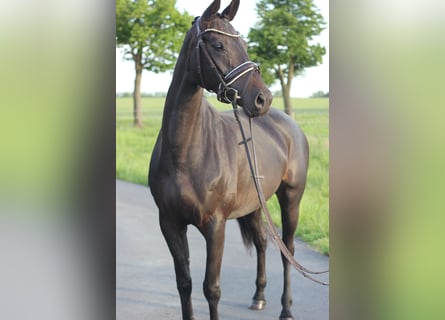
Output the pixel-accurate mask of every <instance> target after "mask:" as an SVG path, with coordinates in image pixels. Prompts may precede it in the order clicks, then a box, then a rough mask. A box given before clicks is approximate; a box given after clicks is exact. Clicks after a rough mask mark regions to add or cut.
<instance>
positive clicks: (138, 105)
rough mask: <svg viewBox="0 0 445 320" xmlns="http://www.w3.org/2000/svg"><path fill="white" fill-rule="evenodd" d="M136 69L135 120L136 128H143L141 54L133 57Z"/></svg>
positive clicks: (134, 92)
mask: <svg viewBox="0 0 445 320" xmlns="http://www.w3.org/2000/svg"><path fill="white" fill-rule="evenodd" d="M133 58H134V64H135V69H136V77H135V79H134V91H133V119H134V126H135V127H137V128H142V102H141V81H142V70H143V69H144V68H143V65H142V57H141V55H139V54H136V55H133Z"/></svg>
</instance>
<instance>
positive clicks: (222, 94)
mask: <svg viewBox="0 0 445 320" xmlns="http://www.w3.org/2000/svg"><path fill="white" fill-rule="evenodd" d="M195 23H196V25H197V31H198V43H197V45H196V50H197V57H198V74H199V78H200V82H201V83H200V85H201V86H202V87H203V88H206V89H207V90H209V89H208V88H207V87H206V86H205V82H204V79H203V76H202V72H201V57H200V51H201V49H202V51H203V52H204V55H205V56H206V58H207V60H208V61H209V63H210V67H211V68H212V70H213V71H214V72H215V74H216V75H217V77H218V78H219V82H220V83H219V86H218V90H217V92H216V94H217V98H218V100H219V101H221V102H225V103H231V104H232V107H233V113H234V115H235V119H236V121H237V123H238V125H239V128H240V132H241V137H242V141H241V142H240V144H243V145H244V148H245V151H246V156H247V162H248V164H249V168H250V172H251V174H252V178H253V182H254V185H255V189H256V191H257V195H258V200H259V202H260V205H261V208H262V210H263V212H264V216H265V218H266V225H267V230H268V232H269V236H270V237H271V238H272V241H273V242H274V244H275V245H276V246H277V247H278V249H279V250H280V251H281V253H282V254H283V255H284V256H285V257H286V259H287V260H288V261H289V263H290V264H291V265H292V266H293V267H294V268H295V269H296V270H297V271H298V272H299V273H300V274H302V275H303V276H304V277H306V278H308V279H309V280H312V281H314V282H316V283H318V284H321V285H329V284H328V283H326V282H324V281H321V280H319V279H317V278H314V277H313V276H312V275H319V274H323V273H327V272H329V271H328V270H326V271H318V272H317V271H311V270H309V269H307V268H305V267H304V266H303V265H301V264H300V263H299V262H297V261H296V260H295V258H294V256H293V254H291V253H290V252H289V250H288V249H287V247H286V245H285V244H284V242H283V241H282V240H281V238H280V236H279V235H278V232H277V229H276V228H275V226H274V224H273V222H272V217H271V214H270V212H269V210H268V208H267V204H266V199H265V197H264V193H263V190H262V187H261V184H260V182H259V180H260V179H261V178H262V177H260V176H259V175H258V166H257V161H256V153H255V145H254V143H253V134H252V118H251V117H249V125H250V138H247V137H246V134H245V131H244V128H243V125H242V123H241V119H240V117H239V108H238V104H237V100H238V99H240V98H241V97H240V96H239V95H238V90H236V89H235V88H233V87H232V86H231V85H232V84H233V83H235V82H236V81H237V80H238V79H240V78H241V77H243V76H245V75H247V74H250V76H251V75H252V71H258V72H260V69H259V66H258V65H257V64H256V63H254V62H252V61H246V62H243V63H241V64H240V65H238V66H237V67H235V68H233V69H232V70H231V71H229V72H228V73H227V74H226V75H223V74H222V72H221V70H219V68H218V67H217V65H216V63H215V61H214V60H213V58H212V56H211V55H210V54H209V52H208V50H207V47H206V45H205V42H204V41H203V40H202V35H203V34H205V33H207V32H216V33H219V34H222V35H225V36H228V37H232V38H239V37H240V34H230V33H227V32H224V31H221V30H218V29H213V28H210V29H205V30H204V31H201V28H200V26H199V24H200V18H197V19H196V20H195ZM202 43H204V46H201V44H202ZM247 83H248V81H246V84H245V85H244V88H243V90H242V91H241V92H244V90H245V87H246V85H247ZM212 91H213V90H212ZM249 142H251V144H252V153H251V151H250V150H249ZM252 158H253V159H252Z"/></svg>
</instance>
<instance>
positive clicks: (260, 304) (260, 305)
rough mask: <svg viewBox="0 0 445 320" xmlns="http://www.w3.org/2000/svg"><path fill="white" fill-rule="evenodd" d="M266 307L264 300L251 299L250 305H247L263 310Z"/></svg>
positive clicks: (253, 308)
mask: <svg viewBox="0 0 445 320" xmlns="http://www.w3.org/2000/svg"><path fill="white" fill-rule="evenodd" d="M265 307H266V300H256V299H253V300H252V305H251V306H250V307H249V309H250V310H263V309H264V308H265Z"/></svg>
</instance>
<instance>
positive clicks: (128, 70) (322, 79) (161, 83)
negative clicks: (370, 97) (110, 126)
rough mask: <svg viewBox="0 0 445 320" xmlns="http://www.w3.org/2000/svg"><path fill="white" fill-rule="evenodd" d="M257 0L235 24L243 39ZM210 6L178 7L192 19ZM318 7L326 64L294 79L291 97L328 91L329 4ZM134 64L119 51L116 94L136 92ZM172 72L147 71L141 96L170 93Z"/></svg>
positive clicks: (324, 0)
mask: <svg viewBox="0 0 445 320" xmlns="http://www.w3.org/2000/svg"><path fill="white" fill-rule="evenodd" d="M256 2H257V0H241V1H240V7H239V9H238V13H237V15H236V16H235V18H234V20H233V21H232V25H233V26H234V28H235V29H236V30H237V31H239V32H240V33H241V34H242V35H243V36H245V37H247V34H248V33H249V29H250V28H253V26H254V25H255V22H256V21H257V16H256ZM210 3H211V1H210V0H208V1H200V2H199V3H197V1H193V3H192V1H189V0H177V1H176V7H177V8H178V9H179V10H180V11H183V10H186V11H187V12H188V13H189V14H191V15H192V16H199V15H201V14H202V13H203V12H204V10H205V9H206V8H207V7H208V6H209V4H210ZM229 3H230V1H229V0H223V1H221V9H220V12H221V11H222V10H223V9H224V8H225V7H226V6H227V5H228V4H229ZM314 3H315V5H316V6H317V7H318V8H319V9H320V12H321V14H322V15H323V17H324V19H325V21H326V22H327V28H326V29H325V30H324V31H323V32H322V33H321V35H320V36H319V37H318V38H317V39H315V41H316V42H319V43H320V44H321V45H323V46H325V47H326V51H327V52H326V55H324V56H323V64H321V65H320V66H317V67H312V68H307V69H306V70H305V73H304V74H303V75H301V76H298V77H296V78H294V80H293V82H292V89H291V96H292V97H302V98H304V97H309V96H310V95H312V94H313V93H314V92H316V91H319V90H321V91H324V92H327V91H329V1H328V0H314ZM134 77H135V71H134V62H133V61H125V60H124V59H123V54H122V50H121V49H116V92H133V88H134ZM171 77H172V72H166V73H162V74H155V73H152V72H148V71H146V70H144V72H143V74H142V85H141V86H142V88H141V91H142V92H146V93H154V92H167V90H168V87H169V85H170V81H171ZM270 89H271V90H272V91H276V90H281V89H280V86H279V84H278V83H276V84H275V85H273V86H272V87H271V88H270Z"/></svg>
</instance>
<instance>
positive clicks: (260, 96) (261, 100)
mask: <svg viewBox="0 0 445 320" xmlns="http://www.w3.org/2000/svg"><path fill="white" fill-rule="evenodd" d="M265 102H266V101H265V99H264V94H263V93H262V92H260V93H259V94H258V95H257V97H256V107H257V108H258V109H261V108H262V107H264V103H265Z"/></svg>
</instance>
